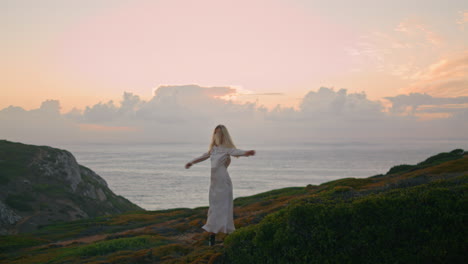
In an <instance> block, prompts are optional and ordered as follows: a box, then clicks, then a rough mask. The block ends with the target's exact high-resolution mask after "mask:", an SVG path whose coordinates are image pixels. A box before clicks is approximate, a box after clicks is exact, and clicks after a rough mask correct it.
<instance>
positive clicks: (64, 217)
mask: <svg viewBox="0 0 468 264" xmlns="http://www.w3.org/2000/svg"><path fill="white" fill-rule="evenodd" d="M130 210H132V211H135V210H142V209H141V208H139V207H138V206H137V205H135V204H133V203H131V202H129V201H128V200H126V199H125V198H123V197H121V196H117V195H115V194H114V193H113V192H112V191H111V190H110V189H109V187H108V186H107V183H106V181H105V180H104V179H102V178H101V177H100V176H99V175H97V174H96V173H94V172H93V171H92V170H90V169H88V168H86V167H84V166H81V165H79V164H78V163H77V162H76V160H75V158H74V157H73V155H72V154H71V153H70V152H68V151H65V150H60V149H55V148H51V147H46V146H33V145H26V144H21V143H13V142H9V141H6V140H0V212H1V214H0V234H7V233H18V232H20V233H21V232H29V231H33V230H35V229H36V228H37V227H38V226H41V225H45V224H50V223H53V222H56V221H70V220H78V219H85V218H89V217H96V216H100V215H109V214H119V213H123V212H126V211H130Z"/></svg>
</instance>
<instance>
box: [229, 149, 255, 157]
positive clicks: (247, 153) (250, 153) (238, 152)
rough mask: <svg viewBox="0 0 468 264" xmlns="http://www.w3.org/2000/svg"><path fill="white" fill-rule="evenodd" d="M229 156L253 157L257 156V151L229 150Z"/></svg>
mask: <svg viewBox="0 0 468 264" xmlns="http://www.w3.org/2000/svg"><path fill="white" fill-rule="evenodd" d="M229 155H231V156H234V157H240V156H245V157H248V156H253V155H255V150H247V151H246V150H241V149H230V150H229Z"/></svg>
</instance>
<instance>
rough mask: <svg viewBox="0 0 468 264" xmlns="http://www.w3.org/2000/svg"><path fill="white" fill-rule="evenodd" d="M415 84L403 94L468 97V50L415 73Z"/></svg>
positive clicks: (412, 77)
mask: <svg viewBox="0 0 468 264" xmlns="http://www.w3.org/2000/svg"><path fill="white" fill-rule="evenodd" d="M410 79H412V80H413V83H412V84H411V85H410V86H409V87H406V88H404V89H402V90H401V92H402V93H428V94H431V95H433V96H447V95H451V96H468V50H465V51H464V52H461V53H459V54H456V55H454V56H452V57H449V58H443V59H440V60H439V61H437V62H435V63H433V64H431V65H429V66H428V67H426V68H425V69H422V70H420V71H417V72H415V73H414V74H413V75H412V76H411V77H410Z"/></svg>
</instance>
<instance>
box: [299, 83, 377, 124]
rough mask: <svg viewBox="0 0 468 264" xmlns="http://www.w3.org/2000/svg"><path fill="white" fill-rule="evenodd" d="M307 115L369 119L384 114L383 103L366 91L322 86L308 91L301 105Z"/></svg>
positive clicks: (303, 112)
mask: <svg viewBox="0 0 468 264" xmlns="http://www.w3.org/2000/svg"><path fill="white" fill-rule="evenodd" d="M300 110H301V112H302V114H303V115H305V116H317V115H327V116H330V117H338V116H346V117H347V118H349V119H353V120H354V119H368V118H378V117H381V116H382V105H381V104H380V103H379V102H374V101H370V100H368V99H367V96H366V94H365V93H351V94H348V93H347V90H346V89H340V90H338V91H337V92H335V91H334V90H332V89H329V88H326V87H321V88H320V89H319V90H318V91H317V92H314V91H310V92H309V93H307V94H306V95H305V96H304V98H303V100H302V102H301V105H300Z"/></svg>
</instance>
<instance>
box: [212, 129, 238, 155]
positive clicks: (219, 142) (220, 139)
mask: <svg viewBox="0 0 468 264" xmlns="http://www.w3.org/2000/svg"><path fill="white" fill-rule="evenodd" d="M217 129H219V133H216V130H217ZM214 146H222V147H226V148H236V146H235V145H234V142H232V138H231V135H229V131H228V130H227V128H226V127H225V126H224V125H217V126H216V127H215V129H214V130H213V136H212V137H211V143H210V148H209V149H208V151H209V152H211V150H212V149H213V147H214Z"/></svg>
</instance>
